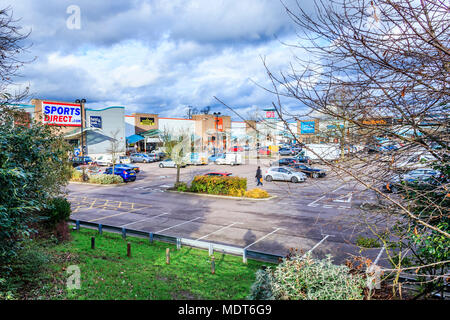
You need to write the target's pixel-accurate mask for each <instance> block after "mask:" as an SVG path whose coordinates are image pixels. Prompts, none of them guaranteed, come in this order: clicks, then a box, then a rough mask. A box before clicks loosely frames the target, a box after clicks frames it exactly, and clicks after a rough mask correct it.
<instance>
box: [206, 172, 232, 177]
mask: <svg viewBox="0 0 450 320" xmlns="http://www.w3.org/2000/svg"><path fill="white" fill-rule="evenodd" d="M204 175H205V176H210V177H229V176H231V175H232V173H229V172H208V173H205V174H204Z"/></svg>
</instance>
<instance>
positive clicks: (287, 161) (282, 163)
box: [270, 158, 298, 167]
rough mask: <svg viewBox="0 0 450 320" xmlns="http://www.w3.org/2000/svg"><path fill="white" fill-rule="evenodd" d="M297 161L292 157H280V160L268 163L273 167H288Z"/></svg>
mask: <svg viewBox="0 0 450 320" xmlns="http://www.w3.org/2000/svg"><path fill="white" fill-rule="evenodd" d="M297 163H298V162H297V161H296V160H295V159H294V158H284V159H280V160H277V161H274V162H271V163H270V165H271V166H275V167H290V166H293V165H295V164H297Z"/></svg>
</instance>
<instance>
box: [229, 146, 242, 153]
mask: <svg viewBox="0 0 450 320" xmlns="http://www.w3.org/2000/svg"><path fill="white" fill-rule="evenodd" d="M230 151H231V152H243V151H244V148H242V147H238V146H233V147H231V148H230Z"/></svg>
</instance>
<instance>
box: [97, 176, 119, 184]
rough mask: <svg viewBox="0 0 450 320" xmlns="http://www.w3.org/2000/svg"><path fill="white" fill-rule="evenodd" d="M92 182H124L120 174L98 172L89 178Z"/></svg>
mask: <svg viewBox="0 0 450 320" xmlns="http://www.w3.org/2000/svg"><path fill="white" fill-rule="evenodd" d="M89 182H90V183H98V184H117V183H122V182H123V178H122V177H120V176H118V175H113V174H98V175H92V176H91V177H90V178H89Z"/></svg>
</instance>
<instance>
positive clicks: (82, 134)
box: [75, 99, 87, 157]
mask: <svg viewBox="0 0 450 320" xmlns="http://www.w3.org/2000/svg"><path fill="white" fill-rule="evenodd" d="M75 103H79V104H80V107H81V156H82V157H84V132H83V131H84V120H85V119H84V118H85V114H84V104H85V103H86V99H81V100H80V99H77V100H75ZM86 140H87V139H86ZM86 142H87V141H86Z"/></svg>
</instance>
